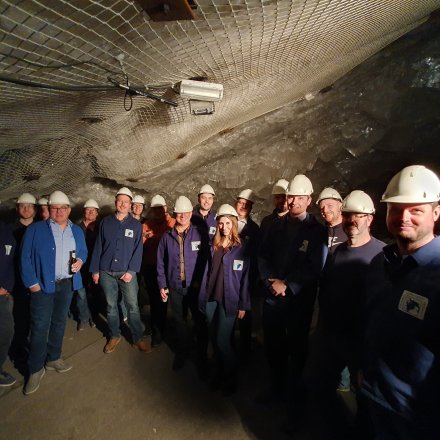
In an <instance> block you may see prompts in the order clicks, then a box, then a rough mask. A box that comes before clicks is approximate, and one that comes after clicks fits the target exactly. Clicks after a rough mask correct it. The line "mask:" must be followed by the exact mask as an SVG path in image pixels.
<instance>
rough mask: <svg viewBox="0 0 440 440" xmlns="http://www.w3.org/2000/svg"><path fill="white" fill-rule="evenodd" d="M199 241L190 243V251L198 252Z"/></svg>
mask: <svg viewBox="0 0 440 440" xmlns="http://www.w3.org/2000/svg"><path fill="white" fill-rule="evenodd" d="M200 243H201V242H200V241H192V242H191V250H192V251H199V250H200Z"/></svg>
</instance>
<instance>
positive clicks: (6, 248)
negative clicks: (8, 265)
mask: <svg viewBox="0 0 440 440" xmlns="http://www.w3.org/2000/svg"><path fill="white" fill-rule="evenodd" d="M11 250H12V246H11V245H10V244H5V255H11Z"/></svg>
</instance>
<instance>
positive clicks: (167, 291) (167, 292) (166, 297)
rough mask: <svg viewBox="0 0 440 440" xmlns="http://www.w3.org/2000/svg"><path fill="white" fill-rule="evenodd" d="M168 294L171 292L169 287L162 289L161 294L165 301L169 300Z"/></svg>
mask: <svg viewBox="0 0 440 440" xmlns="http://www.w3.org/2000/svg"><path fill="white" fill-rule="evenodd" d="M168 294H169V290H168V289H160V296H161V297H162V301H163V302H167V301H168Z"/></svg>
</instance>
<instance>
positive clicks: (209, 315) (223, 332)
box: [206, 301, 235, 374]
mask: <svg viewBox="0 0 440 440" xmlns="http://www.w3.org/2000/svg"><path fill="white" fill-rule="evenodd" d="M206 319H207V321H208V328H209V336H210V338H211V341H212V344H213V346H214V351H215V355H216V357H217V359H218V361H219V362H220V364H221V366H222V367H223V372H224V373H225V374H230V373H232V372H233V371H234V368H235V355H234V350H233V348H232V343H231V336H232V332H233V330H234V324H235V316H226V313H225V308H224V307H223V305H221V304H218V303H217V302H216V301H210V302H208V303H206Z"/></svg>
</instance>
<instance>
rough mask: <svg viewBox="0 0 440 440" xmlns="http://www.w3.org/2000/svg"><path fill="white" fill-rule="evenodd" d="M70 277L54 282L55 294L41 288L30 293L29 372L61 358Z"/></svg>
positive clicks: (70, 290) (38, 369) (69, 298)
mask: <svg viewBox="0 0 440 440" xmlns="http://www.w3.org/2000/svg"><path fill="white" fill-rule="evenodd" d="M72 296H73V290H72V279H70V278H68V279H65V280H63V281H61V282H58V283H56V285H55V293H54V294H47V293H44V292H43V291H41V290H40V291H39V292H35V293H31V294H30V313H31V336H30V352H29V361H28V365H29V372H30V374H33V373H36V372H37V371H40V370H41V369H42V368H43V367H44V364H45V362H46V361H55V360H57V359H59V358H60V357H61V347H62V345H63V337H64V330H65V328H66V319H67V313H68V311H69V307H70V303H71V301H72Z"/></svg>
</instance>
